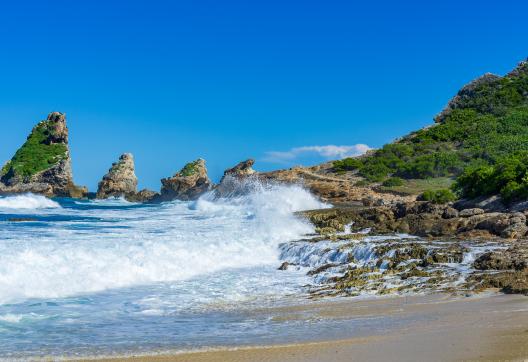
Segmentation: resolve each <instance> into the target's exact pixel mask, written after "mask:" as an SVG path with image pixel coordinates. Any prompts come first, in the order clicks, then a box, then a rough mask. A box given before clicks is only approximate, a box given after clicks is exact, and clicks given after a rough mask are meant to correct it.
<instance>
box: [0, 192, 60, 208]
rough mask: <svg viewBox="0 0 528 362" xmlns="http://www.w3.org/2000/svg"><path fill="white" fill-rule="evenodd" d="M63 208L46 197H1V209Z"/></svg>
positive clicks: (31, 195)
mask: <svg viewBox="0 0 528 362" xmlns="http://www.w3.org/2000/svg"><path fill="white" fill-rule="evenodd" d="M60 207H61V206H60V205H59V204H58V203H57V202H55V201H53V200H50V199H48V198H46V197H44V196H40V195H34V194H25V195H16V196H6V197H0V209H19V210H21V209H53V208H60Z"/></svg>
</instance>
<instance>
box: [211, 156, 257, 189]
mask: <svg viewBox="0 0 528 362" xmlns="http://www.w3.org/2000/svg"><path fill="white" fill-rule="evenodd" d="M254 164H255V160H253V159H248V160H245V161H242V162H240V163H238V164H237V165H236V166H235V167H232V168H229V169H227V170H225V171H224V175H223V176H222V179H221V180H220V183H219V184H218V185H217V186H216V189H215V193H216V196H217V197H226V196H229V195H234V194H241V193H245V192H247V191H249V190H248V189H247V187H246V186H249V185H244V184H243V183H241V182H240V181H241V180H243V179H245V178H247V177H251V176H253V175H256V174H257V172H256V171H255V170H253V165H254Z"/></svg>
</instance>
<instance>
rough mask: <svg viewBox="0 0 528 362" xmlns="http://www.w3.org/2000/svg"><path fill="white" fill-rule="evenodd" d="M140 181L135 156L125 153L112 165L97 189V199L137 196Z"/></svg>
mask: <svg viewBox="0 0 528 362" xmlns="http://www.w3.org/2000/svg"><path fill="white" fill-rule="evenodd" d="M137 184H138V179H137V177H136V174H135V167H134V156H132V154H131V153H125V154H123V155H121V157H119V160H118V161H117V162H115V163H113V164H112V167H111V168H110V170H108V173H107V174H106V175H104V177H103V179H102V180H101V182H99V186H98V188H97V196H96V197H97V198H98V199H107V198H109V197H125V198H126V197H128V196H131V195H136V194H137Z"/></svg>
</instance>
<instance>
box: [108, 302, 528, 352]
mask: <svg viewBox="0 0 528 362" xmlns="http://www.w3.org/2000/svg"><path fill="white" fill-rule="evenodd" d="M285 310H286V311H290V312H291V315H292V316H293V318H299V315H303V313H304V314H310V315H312V316H313V315H314V314H316V315H318V316H320V317H321V318H329V319H336V318H353V317H365V316H368V315H375V316H377V317H379V316H387V317H390V318H391V320H393V321H394V320H398V319H403V318H405V319H406V320H411V321H413V322H411V323H405V324H404V327H401V325H400V324H398V323H392V322H388V323H387V326H386V328H384V329H383V330H373V331H371V333H367V335H364V336H360V337H354V338H343V339H338V340H330V341H328V340H325V336H324V335H321V340H320V341H316V342H304V343H303V342H302V336H299V341H300V342H299V343H298V344H289V345H274V346H255V347H243V348H236V347H233V348H224V349H218V350H208V351H195V352H184V353H181V352H172V353H166V354H158V355H150V356H127V357H114V358H99V359H98V360H101V361H109V362H110V361H113V362H115V361H148V362H167V361H175V362H183V361H185V362H226V361H233V362H246V361H247V362H249V361H251V362H254V361H262V362H279V361H281V362H290V361H291V362H294V361H295V362H297V361H309V362H316V361H317V362H319V361H332V362H333V361H335V362H340V361H528V297H525V296H519V295H500V294H497V295H486V296H478V297H467V298H461V297H458V298H454V297H450V296H446V295H435V296H426V297H409V298H404V297H394V298H380V299H374V300H367V301H365V300H363V301H357V300H353V299H349V300H346V299H341V300H340V301H337V302H336V301H332V302H321V303H316V304H315V305H301V306H296V307H287V308H282V310H281V314H282V313H283V312H284V311H285ZM299 312H302V313H301V314H299ZM423 316H427V318H422V317H423Z"/></svg>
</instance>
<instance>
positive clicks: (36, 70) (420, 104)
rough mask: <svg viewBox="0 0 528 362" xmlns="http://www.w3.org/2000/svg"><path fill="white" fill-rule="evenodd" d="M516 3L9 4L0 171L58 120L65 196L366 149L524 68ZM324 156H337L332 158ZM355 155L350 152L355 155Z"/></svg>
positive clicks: (0, 97) (3, 25)
mask: <svg viewBox="0 0 528 362" xmlns="http://www.w3.org/2000/svg"><path fill="white" fill-rule="evenodd" d="M527 13H528V3H527V2H526V1H501V2H497V1H494V2H486V1H450V0H447V1H446V0H443V1H437V2H428V1H427V2H426V1H398V2H395V1H369V2H353V1H331V0H330V1H287V0H282V1H274V0H267V1H260V2H259V1H229V0H226V1H199V0H197V1H157V0H151V1H142V2H140V1H131V0H128V1H82V2H81V1H38V2H37V1H20V2H17V4H15V2H9V3H7V2H3V4H2V5H1V8H0V17H1V19H0V34H1V35H2V39H1V41H0V49H1V55H2V56H1V57H0V76H1V78H0V79H1V80H2V87H1V88H0V112H1V115H2V117H1V122H2V126H3V127H2V131H1V132H0V145H1V146H0V160H2V161H1V162H3V161H4V160H8V159H9V158H10V157H11V156H12V154H13V153H14V152H15V150H16V149H17V148H18V147H19V146H20V145H21V144H22V143H23V142H24V139H25V137H26V136H27V133H28V132H29V130H30V129H31V127H32V126H33V125H34V124H35V123H36V122H37V121H39V120H41V119H44V118H45V117H46V115H47V114H48V113H49V112H50V111H61V112H65V113H66V114H67V116H68V121H69V127H70V140H71V150H72V157H73V162H74V165H73V166H74V174H75V179H76V182H77V183H79V184H84V185H88V186H89V187H90V188H91V189H94V188H95V187H96V185H97V182H98V180H99V179H100V178H101V177H102V175H103V174H104V173H105V172H106V171H107V169H108V168H109V166H110V164H111V163H112V162H113V161H114V160H116V159H117V157H118V156H119V155H120V154H121V153H123V152H132V153H134V155H135V157H136V171H137V172H136V173H137V174H138V177H139V179H140V186H142V187H149V188H152V189H159V179H160V178H162V177H166V176H169V175H171V174H173V173H174V172H176V171H177V170H178V169H179V168H181V167H182V166H183V165H184V164H185V163H186V162H187V161H190V160H193V159H195V158H197V157H203V158H205V159H206V160H207V163H208V168H209V170H210V173H211V176H212V177H213V178H215V179H218V177H219V176H220V175H221V173H222V171H223V170H224V169H225V168H227V167H230V166H232V165H233V164H235V163H236V162H238V161H239V160H242V159H245V158H248V157H254V158H256V160H257V164H256V168H257V169H260V170H269V169H274V168H278V167H285V166H290V165H294V164H298V163H305V164H308V163H316V162H320V161H322V160H324V159H326V158H332V157H333V156H334V155H339V156H341V155H346V154H353V153H354V152H355V151H356V148H355V145H357V144H365V145H368V146H370V147H379V146H381V145H382V144H384V143H386V142H389V141H391V140H393V139H394V138H396V137H398V136H401V135H403V134H405V133H407V132H409V131H411V130H414V129H417V128H419V127H423V126H425V125H427V124H430V123H431V122H432V117H433V116H434V115H435V114H436V113H437V112H439V111H440V110H441V109H442V107H443V106H444V105H445V104H446V102H447V101H448V100H449V98H450V97H451V96H453V95H454V94H455V93H456V91H457V90H458V89H459V88H460V87H461V86H462V85H463V84H465V83H466V82H468V81H469V80H471V79H473V78H475V77H477V76H479V75H480V74H482V73H484V72H488V71H489V72H493V73H498V74H504V73H506V72H507V71H508V70H510V69H511V68H513V67H514V66H515V65H516V63H517V62H518V61H520V60H522V59H524V58H526V57H527V56H528V42H527V39H528V27H526V14H527ZM326 146H347V147H345V148H336V147H334V148H332V147H326ZM359 149H360V150H361V149H363V148H362V146H360V147H359Z"/></svg>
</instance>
